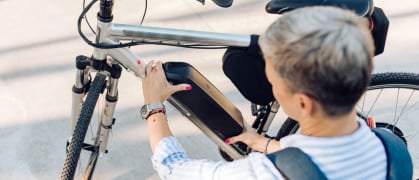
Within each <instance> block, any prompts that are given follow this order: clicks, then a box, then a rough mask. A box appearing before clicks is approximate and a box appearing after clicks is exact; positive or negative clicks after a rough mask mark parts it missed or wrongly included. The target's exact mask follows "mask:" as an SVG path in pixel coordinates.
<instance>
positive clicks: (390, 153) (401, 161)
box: [268, 128, 413, 180]
mask: <svg viewBox="0 0 419 180" xmlns="http://www.w3.org/2000/svg"><path fill="white" fill-rule="evenodd" d="M372 131H373V132H374V133H375V134H376V135H377V136H378V137H379V139H380V140H381V142H382V143H383V144H384V148H385V150H386V154H387V179H390V180H393V179H412V177H413V163H412V159H411V157H410V155H409V152H408V150H407V146H406V144H405V143H404V142H403V141H402V140H401V139H400V138H399V137H397V136H396V135H395V134H393V133H391V132H389V131H387V130H385V129H380V128H374V129H372ZM268 158H269V159H270V160H271V161H272V163H274V164H275V165H276V167H277V169H278V170H279V172H280V173H281V174H282V176H284V177H285V178H286V179H292V180H294V179H298V180H309V179H310V180H313V179H322V180H323V179H327V178H326V176H325V174H324V173H323V172H322V171H321V170H320V169H319V167H318V166H317V165H316V164H315V163H314V162H313V161H312V160H311V158H310V157H309V156H308V155H307V154H306V153H304V152H303V151H301V150H300V149H298V148H294V147H289V148H285V149H283V150H281V151H278V152H276V153H273V154H269V155H268Z"/></svg>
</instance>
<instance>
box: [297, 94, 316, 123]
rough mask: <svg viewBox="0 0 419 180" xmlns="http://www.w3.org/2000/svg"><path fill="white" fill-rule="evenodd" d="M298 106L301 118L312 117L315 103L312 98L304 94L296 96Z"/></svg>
mask: <svg viewBox="0 0 419 180" xmlns="http://www.w3.org/2000/svg"><path fill="white" fill-rule="evenodd" d="M297 96H298V97H297V98H298V106H299V108H300V109H301V116H302V117H307V116H313V114H314V112H315V102H314V100H313V99H312V98H310V97H309V96H307V95H306V94H303V93H301V94H298V95H297Z"/></svg>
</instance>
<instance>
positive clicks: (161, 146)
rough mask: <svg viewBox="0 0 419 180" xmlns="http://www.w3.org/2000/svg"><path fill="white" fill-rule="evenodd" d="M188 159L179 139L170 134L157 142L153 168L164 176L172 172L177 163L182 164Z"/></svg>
mask: <svg viewBox="0 0 419 180" xmlns="http://www.w3.org/2000/svg"><path fill="white" fill-rule="evenodd" d="M188 159H189V158H188V157H187V156H186V153H185V150H184V149H183V147H182V146H181V145H180V144H179V142H178V141H177V139H176V138H175V137H173V136H169V137H166V138H163V139H162V140H160V141H159V142H158V143H157V145H156V148H155V151H154V154H153V156H152V157H151V162H152V164H153V168H154V169H155V170H156V171H157V172H158V173H159V174H160V176H164V175H167V174H170V173H171V172H172V170H173V167H174V166H175V165H177V164H181V163H183V162H185V161H186V160H188Z"/></svg>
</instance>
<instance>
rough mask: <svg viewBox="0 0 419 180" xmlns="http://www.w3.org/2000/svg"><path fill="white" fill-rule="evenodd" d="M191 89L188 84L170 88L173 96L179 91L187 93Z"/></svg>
mask: <svg viewBox="0 0 419 180" xmlns="http://www.w3.org/2000/svg"><path fill="white" fill-rule="evenodd" d="M191 89H192V86H191V85H189V84H178V85H173V86H172V91H171V93H172V94H174V93H176V92H179V91H185V90H186V91H189V90H191Z"/></svg>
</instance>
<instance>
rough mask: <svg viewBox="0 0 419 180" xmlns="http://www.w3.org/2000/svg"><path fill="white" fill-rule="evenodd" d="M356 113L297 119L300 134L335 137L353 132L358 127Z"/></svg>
mask: <svg viewBox="0 0 419 180" xmlns="http://www.w3.org/2000/svg"><path fill="white" fill-rule="evenodd" d="M355 118H356V113H355V112H352V113H350V114H347V115H343V116H336V117H325V116H318V117H311V118H307V119H302V120H301V121H299V123H300V128H301V134H304V135H307V136H315V137H337V136H345V135H350V134H352V133H354V132H355V131H356V130H357V129H358V128H359V124H358V122H357V120H356V119H355Z"/></svg>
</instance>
